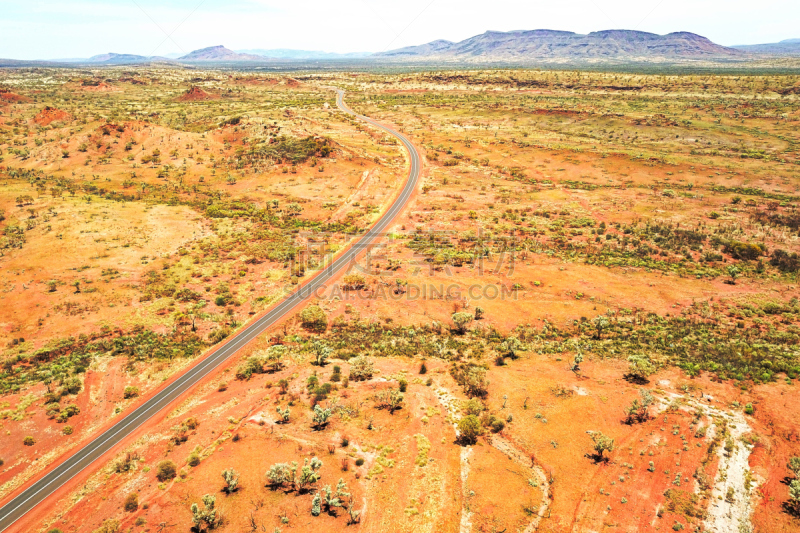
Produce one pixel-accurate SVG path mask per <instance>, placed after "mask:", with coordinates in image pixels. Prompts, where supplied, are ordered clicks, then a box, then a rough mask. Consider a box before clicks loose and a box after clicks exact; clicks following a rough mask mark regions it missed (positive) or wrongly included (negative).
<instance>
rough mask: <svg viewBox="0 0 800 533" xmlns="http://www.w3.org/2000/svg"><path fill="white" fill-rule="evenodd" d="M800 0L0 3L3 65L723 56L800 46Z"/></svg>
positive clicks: (1, 0) (0, 0)
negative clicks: (612, 37) (528, 44)
mask: <svg viewBox="0 0 800 533" xmlns="http://www.w3.org/2000/svg"><path fill="white" fill-rule="evenodd" d="M798 22H800V1H798V0H759V1H757V2H754V1H753V0H555V1H554V0H548V1H542V0H515V1H512V0H481V1H475V0H404V1H403V2H399V1H396V0H325V1H323V0H282V1H276V0H228V1H224V0H76V1H71V0H0V57H3V58H12V59H57V58H85V57H89V56H92V55H95V54H101V53H107V52H116V53H129V54H139V55H146V56H150V55H167V54H184V53H188V52H190V51H192V50H196V49H198V48H205V47H207V46H214V45H220V44H221V45H224V46H226V47H228V48H230V49H233V50H241V49H255V48H261V49H270V48H294V49H300V50H322V51H326V52H340V53H341V52H381V51H385V50H391V49H394V48H400V47H403V46H409V45H416V44H423V43H426V42H430V41H433V40H436V39H448V40H451V41H460V40H463V39H466V38H468V37H471V36H473V35H477V34H479V33H483V32H485V31H487V30H496V31H510V30H523V29H524V30H532V29H542V28H544V29H555V30H567V31H574V32H578V33H588V32H590V31H599V30H607V29H636V30H641V31H649V32H653V33H659V34H664V33H669V32H673V31H690V32H693V33H697V34H700V35H703V36H705V37H708V38H709V39H711V40H712V41H714V42H716V43H719V44H723V45H735V44H757V43H769V42H777V41H780V40H783V39H790V38H800V24H798Z"/></svg>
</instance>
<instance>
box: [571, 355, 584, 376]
mask: <svg viewBox="0 0 800 533" xmlns="http://www.w3.org/2000/svg"><path fill="white" fill-rule="evenodd" d="M581 363H583V353H581V351H580V350H578V353H576V354H575V359H573V361H572V364H571V365H570V367H569V369H570V370H572V372H573V373H575V374H577V373H578V372H580V371H581Z"/></svg>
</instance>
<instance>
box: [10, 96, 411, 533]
mask: <svg viewBox="0 0 800 533" xmlns="http://www.w3.org/2000/svg"><path fill="white" fill-rule="evenodd" d="M334 90H336V92H337V97H336V105H337V106H338V107H339V109H340V110H342V111H344V112H345V113H347V114H350V115H353V116H355V117H357V118H359V119H361V120H363V121H365V122H367V123H369V124H371V125H373V126H375V127H376V128H379V129H381V130H383V131H385V132H386V133H388V134H390V135H392V136H394V137H396V138H397V139H398V140H399V141H400V142H401V143H403V146H405V148H406V150H407V151H408V155H409V160H410V163H411V165H410V168H409V173H408V179H407V180H406V182H405V185H404V186H403V188H402V190H401V191H400V193H399V194H398V195H397V198H396V199H395V201H394V203H392V205H391V207H390V208H389V209H388V210H387V211H386V212H385V213H384V214H383V216H381V218H380V219H378V221H377V222H376V223H375V224H374V225H373V226H372V228H371V229H370V230H369V231H367V232H366V233H365V234H364V235H363V236H361V237H359V238H358V239H357V240H356V241H355V242H354V243H353V245H352V246H351V247H349V248H347V249H346V251H345V252H344V253H342V254H341V255H340V256H339V257H338V258H336V259H335V260H334V261H333V262H332V263H331V264H330V265H329V266H328V267H326V268H325V269H324V270H322V271H320V272H318V273H317V274H316V275H315V276H314V277H313V278H312V279H311V280H310V281H308V282H306V283H305V284H304V285H303V286H301V287H300V288H298V289H297V290H295V291H294V292H292V293H291V294H289V295H288V296H287V297H286V298H285V299H284V300H283V301H281V302H280V303H279V304H278V305H276V306H274V307H273V308H272V309H271V310H269V311H268V312H267V313H265V314H264V315H263V316H261V317H260V318H258V319H256V320H254V321H253V322H252V323H251V324H249V325H248V326H246V327H245V328H244V329H242V330H241V331H239V332H238V333H236V334H235V335H233V336H232V337H231V338H230V339H229V340H228V341H227V342H226V343H225V344H224V345H223V346H221V347H220V348H219V349H217V350H214V351H212V352H211V353H209V354H207V355H206V356H204V357H203V358H202V359H200V360H199V361H198V362H197V363H195V364H194V365H193V366H192V367H191V368H190V369H188V370H187V371H186V372H185V373H184V374H183V375H181V376H180V377H178V378H177V379H175V380H174V381H173V382H172V383H170V384H169V385H167V386H166V387H165V388H164V389H162V390H161V391H159V392H158V393H156V394H155V395H154V396H153V397H151V398H150V399H148V400H147V401H146V402H144V403H143V404H141V405H140V406H139V407H137V408H136V409H135V410H133V411H132V412H130V413H129V414H127V415H126V416H125V417H123V418H122V419H121V420H120V421H119V422H117V423H116V424H114V425H113V426H112V427H110V428H109V429H108V430H106V431H105V432H103V433H102V434H101V435H99V436H98V437H96V438H95V439H94V440H92V441H91V442H90V443H88V444H87V445H86V446H84V447H83V448H81V449H80V450H78V451H77V452H75V453H74V454H73V455H72V456H71V457H69V459H67V460H65V461H64V462H62V463H61V464H59V465H58V466H56V467H55V468H53V470H51V471H50V472H48V473H47V474H46V475H45V476H43V477H41V478H40V479H39V480H38V481H36V482H35V483H33V484H32V485H31V486H30V487H28V488H27V489H25V490H24V491H23V492H21V493H20V494H18V495H17V496H16V497H14V498H13V499H12V500H10V501H9V502H8V503H6V505H4V506H3V507H2V508H0V531H5V530H6V529H8V528H9V527H11V526H12V525H13V524H14V522H16V521H17V520H19V519H20V518H21V517H22V516H23V515H25V514H26V513H27V512H28V511H30V510H31V509H33V508H34V507H36V505H38V504H39V503H41V502H42V501H43V500H45V499H46V498H47V497H48V496H50V495H51V494H52V493H54V492H55V491H56V490H58V489H59V487H61V486H62V485H64V484H65V483H67V482H68V481H69V480H70V479H72V478H73V477H75V476H76V475H78V474H79V473H80V472H81V471H83V470H84V469H86V468H88V467H89V466H90V465H91V464H92V463H93V462H94V461H96V460H97V459H98V458H100V457H101V456H102V455H104V454H105V453H106V452H108V451H109V450H110V449H112V448H113V447H114V446H116V445H117V444H119V443H120V442H121V441H123V440H124V439H125V438H126V437H127V436H128V435H130V434H131V433H133V432H134V431H136V430H137V429H138V428H139V427H141V426H142V424H144V423H145V422H147V421H148V420H149V419H150V418H152V417H153V416H154V415H155V414H157V413H159V412H161V411H163V410H164V409H166V408H167V407H169V406H170V404H172V403H173V402H174V401H175V399H177V398H178V397H179V396H181V395H182V394H183V393H184V392H186V391H187V390H189V389H191V388H192V387H193V386H194V385H195V384H197V383H198V382H199V381H201V380H202V379H203V378H205V377H206V376H208V375H209V374H211V373H212V372H214V370H216V369H217V368H218V367H219V366H220V365H222V364H223V363H225V361H227V360H228V359H229V358H230V357H232V356H234V355H235V354H236V353H237V352H238V351H239V350H240V349H241V348H242V347H244V346H245V345H247V344H248V343H249V342H250V341H252V340H253V339H255V338H256V337H257V336H258V335H260V334H261V333H263V332H264V331H265V330H266V329H267V328H269V327H270V326H272V325H273V324H275V323H276V322H278V321H279V320H280V319H282V318H284V317H285V316H286V315H288V314H289V313H291V311H292V309H293V308H294V307H295V306H297V305H298V304H299V303H301V302H303V301H304V300H306V299H308V298H309V297H310V296H312V295H313V294H314V293H315V292H316V291H317V290H319V289H321V288H322V287H323V286H324V285H325V284H326V282H328V281H330V280H331V279H332V278H333V277H335V276H336V275H337V274H339V273H340V272H341V271H342V270H344V269H345V268H346V267H347V266H348V264H350V263H351V262H352V261H354V260H355V259H356V257H357V256H358V255H359V254H360V253H361V252H363V251H364V250H365V249H367V248H369V247H370V246H372V245H373V244H375V243H376V242H377V241H378V239H380V237H381V234H382V233H383V232H384V231H385V230H386V228H387V227H388V226H389V224H391V223H392V221H393V220H394V219H395V218H396V217H397V215H399V214H400V212H401V211H402V210H403V208H404V207H405V206H406V203H407V202H408V200H409V198H410V197H411V195H412V193H413V192H414V189H415V188H416V186H417V182H418V180H419V176H420V172H421V170H422V163H421V159H420V156H419V152H417V149H416V148H415V147H414V145H413V144H411V141H409V140H408V138H406V136H405V135H403V134H402V133H400V132H398V131H396V130H394V129H392V128H390V127H388V126H384V125H382V124H379V123H378V122H376V121H374V120H372V119H370V118H367V117H364V116H361V115H358V114H357V113H355V112H354V111H353V110H351V109H350V108H349V107H347V105H346V104H345V103H344V91H341V90H339V89H334Z"/></svg>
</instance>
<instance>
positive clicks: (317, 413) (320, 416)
mask: <svg viewBox="0 0 800 533" xmlns="http://www.w3.org/2000/svg"><path fill="white" fill-rule="evenodd" d="M332 414H333V412H332V411H331V409H330V407H326V408H322V407H320V406H319V404H317V405H315V406H314V415H313V417H312V424H311V426H312V427H313V428H314V429H317V430H320V429H323V428H324V427H325V426H327V425H328V419H329V418H330V417H331V415H332Z"/></svg>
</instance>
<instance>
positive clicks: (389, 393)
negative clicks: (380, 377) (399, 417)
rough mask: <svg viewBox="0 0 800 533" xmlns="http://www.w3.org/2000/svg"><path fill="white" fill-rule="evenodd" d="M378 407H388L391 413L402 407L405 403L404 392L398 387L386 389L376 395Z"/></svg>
mask: <svg viewBox="0 0 800 533" xmlns="http://www.w3.org/2000/svg"><path fill="white" fill-rule="evenodd" d="M375 402H376V406H377V407H378V409H388V410H389V413H390V414H394V412H395V411H397V410H398V409H400V407H402V404H403V393H401V392H400V391H399V390H397V389H386V390H382V391H381V392H379V393H378V394H377V395H375Z"/></svg>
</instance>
